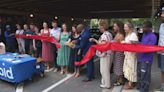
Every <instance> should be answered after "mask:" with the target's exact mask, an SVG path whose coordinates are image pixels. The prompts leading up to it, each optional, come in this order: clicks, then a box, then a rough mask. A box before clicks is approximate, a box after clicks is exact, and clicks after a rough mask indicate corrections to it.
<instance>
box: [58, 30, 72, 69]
mask: <svg viewBox="0 0 164 92" xmlns="http://www.w3.org/2000/svg"><path fill="white" fill-rule="evenodd" d="M69 38H70V34H69V33H63V32H62V33H61V35H60V45H61V46H60V48H59V49H58V56H57V64H58V65H59V66H68V65H69V60H70V50H71V48H70V47H68V46H66V45H65V44H66V42H67V41H68V40H69Z"/></svg>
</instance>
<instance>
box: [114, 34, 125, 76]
mask: <svg viewBox="0 0 164 92" xmlns="http://www.w3.org/2000/svg"><path fill="white" fill-rule="evenodd" d="M120 36H121V37H120ZM123 39H124V36H123V34H120V33H117V35H116V36H115V41H116V42H119V41H122V40H123ZM123 65H124V52H123V51H122V52H121V51H115V52H114V58H113V71H114V74H115V75H117V76H121V75H123Z"/></svg>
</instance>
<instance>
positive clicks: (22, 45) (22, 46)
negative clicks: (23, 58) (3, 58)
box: [16, 24, 25, 54]
mask: <svg viewBox="0 0 164 92" xmlns="http://www.w3.org/2000/svg"><path fill="white" fill-rule="evenodd" d="M16 27H17V30H16V34H20V35H21V34H23V33H24V30H23V29H22V28H21V25H20V24H17V25H16ZM17 42H18V48H19V52H20V53H21V54H24V53H25V42H24V39H23V38H17Z"/></svg>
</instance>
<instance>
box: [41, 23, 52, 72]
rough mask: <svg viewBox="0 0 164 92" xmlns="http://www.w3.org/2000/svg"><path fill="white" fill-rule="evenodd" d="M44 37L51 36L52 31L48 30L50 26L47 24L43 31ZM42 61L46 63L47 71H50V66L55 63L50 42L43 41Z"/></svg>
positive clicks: (44, 25)
mask: <svg viewBox="0 0 164 92" xmlns="http://www.w3.org/2000/svg"><path fill="white" fill-rule="evenodd" d="M41 35H42V36H50V29H49V28H48V24H47V23H46V22H44V23H43V29H42V30H41ZM42 59H43V61H44V62H45V63H46V68H47V69H46V71H47V72H48V71H50V70H51V69H50V67H52V66H50V65H52V62H53V61H54V55H53V50H52V44H51V43H49V42H45V41H42Z"/></svg>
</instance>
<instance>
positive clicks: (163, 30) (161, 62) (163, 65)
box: [158, 7, 164, 92]
mask: <svg viewBox="0 0 164 92" xmlns="http://www.w3.org/2000/svg"><path fill="white" fill-rule="evenodd" d="M158 45H159V46H164V7H163V8H162V14H161V25H160V29H159V42H158ZM158 67H159V68H160V70H161V88H160V89H158V91H160V92H163V91H164V51H161V52H159V55H158Z"/></svg>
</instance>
